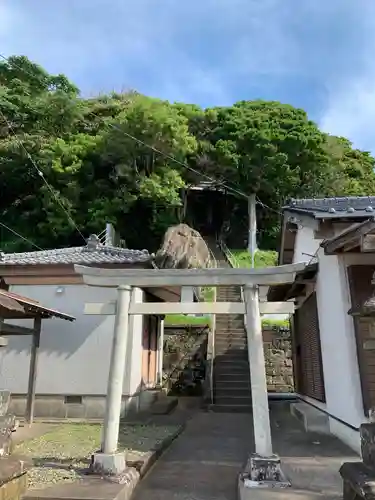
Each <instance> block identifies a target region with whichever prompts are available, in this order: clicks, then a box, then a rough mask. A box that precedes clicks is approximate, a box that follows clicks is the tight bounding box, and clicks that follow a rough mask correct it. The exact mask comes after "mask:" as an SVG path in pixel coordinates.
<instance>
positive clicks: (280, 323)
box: [262, 318, 290, 328]
mask: <svg viewBox="0 0 375 500" xmlns="http://www.w3.org/2000/svg"><path fill="white" fill-rule="evenodd" d="M262 326H264V327H271V328H290V325H289V320H287V319H271V318H264V319H262Z"/></svg>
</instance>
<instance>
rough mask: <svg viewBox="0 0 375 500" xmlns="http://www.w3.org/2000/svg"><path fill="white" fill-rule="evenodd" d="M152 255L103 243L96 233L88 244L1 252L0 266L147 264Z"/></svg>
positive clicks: (143, 251)
mask: <svg viewBox="0 0 375 500" xmlns="http://www.w3.org/2000/svg"><path fill="white" fill-rule="evenodd" d="M150 260H151V256H150V254H149V252H148V250H130V249H128V248H121V247H114V246H108V245H103V244H102V243H101V242H100V240H99V238H98V237H97V236H96V235H91V236H90V238H89V239H88V242H87V245H85V246H81V247H67V248H58V249H53V250H39V251H35V252H21V253H4V252H2V253H0V266H2V265H3V266H26V265H45V264H54V265H63V264H82V265H101V264H130V265H131V264H146V263H148V262H150Z"/></svg>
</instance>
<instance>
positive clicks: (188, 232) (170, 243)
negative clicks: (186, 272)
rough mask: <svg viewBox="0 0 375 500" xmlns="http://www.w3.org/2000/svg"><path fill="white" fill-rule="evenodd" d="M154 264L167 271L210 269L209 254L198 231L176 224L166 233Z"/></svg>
mask: <svg viewBox="0 0 375 500" xmlns="http://www.w3.org/2000/svg"><path fill="white" fill-rule="evenodd" d="M155 264H156V265H157V267H158V268H168V269H189V268H202V267H203V268H205V267H211V254H210V250H209V248H208V246H207V244H206V242H205V241H204V239H203V238H202V236H201V234H200V233H199V232H198V231H196V230H195V229H193V228H191V227H189V226H188V225H187V224H178V225H177V226H172V227H170V228H169V229H168V230H167V231H166V233H165V235H164V240H163V244H162V246H161V247H160V249H159V250H158V252H157V253H156V255H155Z"/></svg>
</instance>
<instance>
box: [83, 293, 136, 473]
mask: <svg viewBox="0 0 375 500" xmlns="http://www.w3.org/2000/svg"><path fill="white" fill-rule="evenodd" d="M130 298H131V287H130V286H127V285H121V286H119V287H118V288H117V305H116V317H115V328H114V332H113V341H112V352H111V362H110V369H109V377H108V388H107V402H106V413H105V418H104V426H103V440H102V446H101V450H100V452H99V453H95V454H94V456H93V462H92V469H93V471H95V472H99V473H102V474H106V475H108V474H110V475H116V476H118V475H119V474H121V473H123V472H124V471H125V470H126V456H125V453H124V452H118V450H117V444H118V435H119V429H120V416H121V405H122V385H123V380H124V371H125V359H126V347H127V341H128V334H129V307H130Z"/></svg>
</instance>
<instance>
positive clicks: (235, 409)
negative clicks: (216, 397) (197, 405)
mask: <svg viewBox="0 0 375 500" xmlns="http://www.w3.org/2000/svg"><path fill="white" fill-rule="evenodd" d="M252 409H253V407H252V405H251V404H246V405H237V406H232V405H219V404H216V403H214V404H213V405H209V406H208V410H209V411H213V412H216V413H252ZM249 425H251V424H249Z"/></svg>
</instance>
